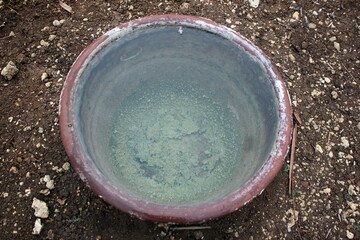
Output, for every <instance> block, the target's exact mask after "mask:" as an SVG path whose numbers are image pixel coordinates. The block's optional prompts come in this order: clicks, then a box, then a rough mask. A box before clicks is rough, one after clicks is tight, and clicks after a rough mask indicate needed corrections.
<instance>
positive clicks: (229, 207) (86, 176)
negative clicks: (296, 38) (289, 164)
mask: <svg viewBox="0 0 360 240" xmlns="http://www.w3.org/2000/svg"><path fill="white" fill-rule="evenodd" d="M159 25H179V26H188V27H194V28H197V29H200V30H204V31H208V32H212V33H215V34H218V35H220V36H222V37H225V38H227V39H228V40H230V41H232V42H233V43H235V44H237V45H239V46H241V47H242V48H243V49H245V51H247V52H248V54H250V55H252V56H253V57H254V59H256V60H257V61H258V62H259V63H260V64H261V65H263V66H264V68H265V69H266V72H267V74H268V75H269V78H270V80H271V82H272V84H273V86H274V90H275V94H276V97H277V101H278V107H279V113H278V114H279V121H280V122H279V129H278V134H277V138H276V142H275V145H274V147H273V149H272V151H271V153H270V156H269V158H268V160H267V161H266V162H265V164H264V165H263V166H262V168H261V169H260V170H259V171H258V172H257V173H256V174H255V175H254V176H253V177H252V178H251V179H250V180H249V181H248V182H247V183H246V184H245V185H244V186H242V187H241V188H240V189H238V190H237V191H236V192H235V193H233V194H231V195H229V196H228V197H227V198H225V199H222V200H219V201H218V202H213V203H207V204H201V205H192V206H181V207H174V206H166V205H160V204H154V203H148V202H145V201H143V200H140V199H134V198H131V197H129V196H128V195H126V194H124V193H122V192H120V191H118V189H116V188H115V187H114V186H112V185H110V184H109V182H108V181H107V179H106V177H105V176H103V175H102V174H101V173H100V172H99V171H98V170H97V168H96V167H95V164H94V163H93V161H92V160H91V158H90V157H89V156H88V154H87V153H86V151H85V150H84V149H83V147H82V145H81V144H80V139H79V136H77V129H76V124H75V117H74V114H75V113H74V101H75V100H74V96H75V93H76V90H77V86H78V83H79V81H80V76H81V73H82V70H83V69H84V68H85V67H86V66H87V63H88V62H89V61H91V59H92V57H93V56H94V55H95V54H96V53H97V52H99V51H101V49H102V48H103V47H104V46H106V45H107V44H109V43H111V42H112V40H114V39H115V38H119V37H121V36H123V35H126V34H127V33H129V32H132V31H134V30H136V29H143V28H148V27H153V26H159ZM59 112H60V131H61V139H62V141H63V144H64V146H65V150H66V152H67V154H68V156H69V158H70V161H71V163H72V166H73V167H74V169H75V170H76V171H77V172H78V174H79V175H80V177H81V178H82V180H83V181H84V182H86V183H87V185H88V186H89V187H90V188H91V189H92V190H93V191H94V192H96V193H97V194H98V195H99V196H100V197H102V198H103V199H104V200H105V201H106V202H108V203H110V204H111V205H113V206H115V207H116V208H118V209H120V210H122V211H125V212H128V213H130V214H132V215H135V216H137V217H139V218H141V219H146V220H152V221H164V222H173V223H194V222H202V221H205V220H210V219H214V218H217V217H220V216H223V215H226V214H229V213H231V212H233V211H235V210H237V209H238V208H240V207H242V206H244V205H245V204H247V203H248V202H249V201H251V200H252V199H253V198H255V197H256V196H257V195H259V194H261V193H262V191H263V190H264V188H265V187H266V186H267V185H268V184H269V183H270V182H271V181H272V180H273V179H274V178H275V176H276V175H277V174H278V172H279V171H280V169H281V168H282V166H283V162H284V159H285V157H286V155H287V153H288V149H289V145H290V136H291V130H292V115H291V106H290V100H289V95H288V91H287V89H286V87H285V84H284V82H283V80H282V78H281V76H280V74H279V72H278V70H277V69H276V68H275V66H274V65H273V64H272V63H271V62H270V60H269V58H268V57H266V56H265V54H264V53H263V52H262V51H261V50H260V49H259V48H257V47H256V46H255V45H253V44H252V43H251V42H250V41H249V40H247V39H246V38H245V37H243V36H242V35H240V34H238V33H236V32H234V31H233V30H231V29H229V28H227V27H224V26H222V25H220V24H217V23H215V22H213V21H211V20H208V19H204V18H200V17H195V16H183V15H160V16H150V17H146V18H142V19H138V20H134V21H131V22H128V23H125V24H122V25H120V26H119V27H116V28H114V29H113V30H111V31H109V32H107V33H105V34H104V35H103V36H101V37H100V38H98V39H97V40H95V41H94V42H93V43H91V44H90V45H89V46H88V47H86V48H85V50H84V51H83V52H82V53H81V54H80V55H79V56H78V58H77V59H76V61H75V62H74V64H73V66H72V67H71V69H70V71H69V73H68V76H67V78H66V81H65V84H64V86H63V90H62V93H61V97H60V110H59Z"/></svg>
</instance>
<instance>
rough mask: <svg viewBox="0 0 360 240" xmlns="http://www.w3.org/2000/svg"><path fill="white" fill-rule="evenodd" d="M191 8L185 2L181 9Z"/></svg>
mask: <svg viewBox="0 0 360 240" xmlns="http://www.w3.org/2000/svg"><path fill="white" fill-rule="evenodd" d="M189 7H190V4H189V3H187V2H184V3H182V4H181V6H180V9H189Z"/></svg>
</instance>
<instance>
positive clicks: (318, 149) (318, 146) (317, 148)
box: [315, 144, 324, 153]
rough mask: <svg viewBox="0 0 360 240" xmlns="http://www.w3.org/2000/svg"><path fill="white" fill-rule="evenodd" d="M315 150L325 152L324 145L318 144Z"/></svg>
mask: <svg viewBox="0 0 360 240" xmlns="http://www.w3.org/2000/svg"><path fill="white" fill-rule="evenodd" d="M315 150H316V151H318V152H319V153H323V152H324V151H323V149H322V147H321V146H320V145H319V144H316V146H315Z"/></svg>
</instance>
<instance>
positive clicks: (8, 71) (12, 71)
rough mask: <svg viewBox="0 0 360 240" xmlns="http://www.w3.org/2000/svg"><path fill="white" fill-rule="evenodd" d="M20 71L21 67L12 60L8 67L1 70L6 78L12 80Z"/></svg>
mask: <svg viewBox="0 0 360 240" xmlns="http://www.w3.org/2000/svg"><path fill="white" fill-rule="evenodd" d="M18 72H19V69H18V68H17V67H16V65H15V63H14V62H13V61H10V62H8V64H7V65H6V67H4V68H3V70H1V75H2V76H3V77H4V78H6V80H11V79H12V78H13V77H14V76H15V75H16V74H17V73H18Z"/></svg>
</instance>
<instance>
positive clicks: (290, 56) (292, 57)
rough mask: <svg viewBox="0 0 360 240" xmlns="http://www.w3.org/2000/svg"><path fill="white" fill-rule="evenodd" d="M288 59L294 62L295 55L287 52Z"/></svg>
mask: <svg viewBox="0 0 360 240" xmlns="http://www.w3.org/2000/svg"><path fill="white" fill-rule="evenodd" d="M289 59H290V61H292V62H295V57H294V55H292V54H291V53H290V54H289Z"/></svg>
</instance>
